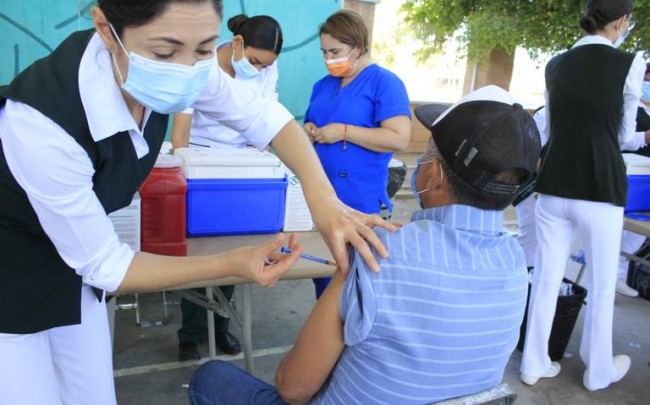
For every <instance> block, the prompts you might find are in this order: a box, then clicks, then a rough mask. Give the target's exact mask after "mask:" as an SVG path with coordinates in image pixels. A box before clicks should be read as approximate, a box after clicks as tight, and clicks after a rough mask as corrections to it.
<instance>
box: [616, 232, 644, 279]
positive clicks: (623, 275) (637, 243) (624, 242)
mask: <svg viewBox="0 0 650 405" xmlns="http://www.w3.org/2000/svg"><path fill="white" fill-rule="evenodd" d="M643 242H645V236H643V235H639V234H638V233H634V232H630V231H626V230H623V237H622V238H621V251H622V252H627V253H634V252H636V251H637V250H639V248H641V245H643ZM629 265H630V261H629V260H628V259H627V258H626V257H625V256H621V257H619V259H618V278H619V279H622V280H625V281H627V271H628V269H629Z"/></svg>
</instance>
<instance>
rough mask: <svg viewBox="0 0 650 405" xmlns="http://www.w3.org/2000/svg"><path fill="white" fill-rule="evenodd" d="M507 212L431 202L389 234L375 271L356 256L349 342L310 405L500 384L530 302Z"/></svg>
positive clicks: (346, 307) (349, 282)
mask: <svg viewBox="0 0 650 405" xmlns="http://www.w3.org/2000/svg"><path fill="white" fill-rule="evenodd" d="M502 220H503V212H502V211H486V210H481V209H477V208H473V207H469V206H464V205H451V206H445V207H437V208H430V209H427V210H423V211H418V212H415V213H414V214H413V217H412V222H411V223H409V224H408V225H406V226H404V227H403V228H401V229H400V230H399V231H398V232H395V233H391V232H387V231H385V230H383V229H381V228H380V229H377V231H376V232H377V234H378V235H379V237H380V238H381V240H382V241H383V242H384V243H385V244H386V247H387V248H388V250H389V252H390V258H388V259H381V260H380V265H381V268H382V271H381V272H379V273H373V272H371V271H370V270H369V269H368V268H367V267H366V264H365V263H364V261H363V260H362V259H361V258H360V257H359V256H358V255H353V258H352V266H351V270H350V274H349V275H348V276H347V278H346V281H345V284H344V286H343V290H342V292H341V298H340V314H341V319H342V320H343V323H344V332H343V334H344V340H345V344H346V347H345V348H344V350H343V353H342V354H341V357H340V359H339V361H338V363H337V365H336V367H335V369H334V370H333V372H332V375H331V377H330V379H329V380H328V381H327V383H326V384H325V385H324V386H323V388H322V389H321V390H320V391H319V393H318V394H317V395H316V396H315V397H314V399H313V401H312V403H314V404H346V405H347V404H378V403H385V404H400V405H401V404H424V403H431V402H435V401H440V400H443V399H446V398H451V397H456V396H460V395H466V394H470V393H474V392H477V391H481V390H484V389H488V388H491V387H493V386H495V385H497V384H498V383H500V382H501V379H502V377H503V372H504V369H505V367H506V364H507V362H508V359H509V357H510V354H511V353H512V351H513V350H514V348H515V345H516V344H517V339H518V336H519V327H520V325H521V320H522V317H523V313H524V308H525V305H526V292H527V275H526V264H525V261H524V254H523V251H522V250H521V248H520V247H519V245H518V244H517V242H516V240H515V239H514V238H512V237H511V236H509V235H508V234H507V233H506V232H504V231H503V229H502Z"/></svg>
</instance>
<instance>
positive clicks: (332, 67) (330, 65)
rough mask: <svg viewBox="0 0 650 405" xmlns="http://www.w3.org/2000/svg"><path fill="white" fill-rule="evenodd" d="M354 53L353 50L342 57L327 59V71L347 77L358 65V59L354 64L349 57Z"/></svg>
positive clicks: (337, 75)
mask: <svg viewBox="0 0 650 405" xmlns="http://www.w3.org/2000/svg"><path fill="white" fill-rule="evenodd" d="M351 55H352V51H350V53H349V54H348V56H343V57H341V58H335V59H325V66H327V71H328V72H329V73H330V75H332V76H334V77H347V76H350V75H351V74H352V72H354V69H355V68H356V66H357V61H358V59H357V61H354V64H351V63H350V61H349V59H350V56H351Z"/></svg>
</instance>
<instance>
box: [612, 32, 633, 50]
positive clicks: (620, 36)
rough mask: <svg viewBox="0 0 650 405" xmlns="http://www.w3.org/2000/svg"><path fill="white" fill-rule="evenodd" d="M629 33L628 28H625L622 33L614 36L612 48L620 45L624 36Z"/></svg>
mask: <svg viewBox="0 0 650 405" xmlns="http://www.w3.org/2000/svg"><path fill="white" fill-rule="evenodd" d="M629 33H630V30H625V32H624V33H623V34H622V35H619V36H618V38H616V41H614V48H618V47H619V46H621V44H622V43H623V41H625V38H627V36H628V34H629Z"/></svg>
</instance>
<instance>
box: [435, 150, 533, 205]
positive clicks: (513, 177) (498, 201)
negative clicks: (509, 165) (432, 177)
mask: <svg viewBox="0 0 650 405" xmlns="http://www.w3.org/2000/svg"><path fill="white" fill-rule="evenodd" d="M440 163H442V171H443V173H444V174H445V176H446V177H447V183H448V184H449V191H450V193H451V196H452V199H453V200H454V203H456V204H463V205H469V206H472V207H476V208H481V209H484V210H494V211H497V210H498V211H500V210H504V209H506V207H507V206H508V205H510V204H512V201H513V200H514V198H515V195H513V194H497V193H488V192H485V191H482V190H479V189H477V188H475V187H472V186H471V185H470V184H469V183H467V182H466V181H465V180H463V179H462V178H461V177H460V176H459V175H457V174H456V173H455V172H454V171H453V170H452V169H451V168H450V167H449V165H448V164H447V162H446V161H445V159H443V158H440ZM526 176H527V173H526V171H525V170H522V169H514V170H508V171H505V172H503V173H499V174H497V175H496V176H494V178H493V180H494V181H498V182H499V183H505V184H521V182H522V181H523V180H524V179H525V178H526Z"/></svg>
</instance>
